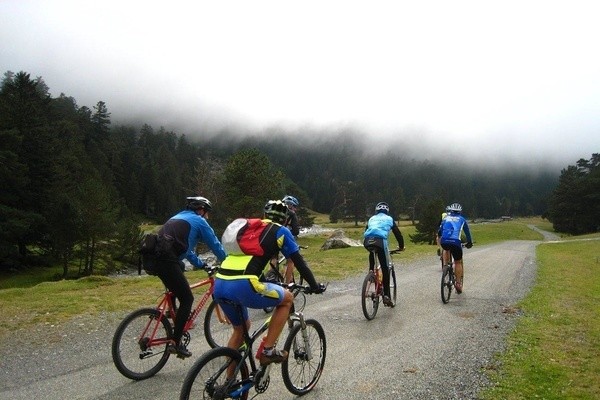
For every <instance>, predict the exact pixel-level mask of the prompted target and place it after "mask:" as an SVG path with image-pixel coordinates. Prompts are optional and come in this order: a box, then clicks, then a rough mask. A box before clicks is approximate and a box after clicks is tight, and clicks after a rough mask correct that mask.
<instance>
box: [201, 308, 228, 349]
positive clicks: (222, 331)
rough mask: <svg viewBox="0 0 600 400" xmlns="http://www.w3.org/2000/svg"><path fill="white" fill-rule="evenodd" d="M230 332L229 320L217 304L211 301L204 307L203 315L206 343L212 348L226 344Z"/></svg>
mask: <svg viewBox="0 0 600 400" xmlns="http://www.w3.org/2000/svg"><path fill="white" fill-rule="evenodd" d="M231 333H232V326H231V322H230V321H229V319H228V318H227V316H225V313H224V312H223V310H222V309H221V308H220V307H219V304H218V303H216V302H215V301H211V302H210V304H209V305H208V307H207V308H206V315H205V316H204V337H205V338H206V341H207V342H208V345H209V346H210V347H212V348H213V349H214V348H215V347H224V346H227V342H228V341H229V338H230V337H231Z"/></svg>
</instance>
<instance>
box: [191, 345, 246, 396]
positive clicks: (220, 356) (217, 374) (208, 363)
mask: <svg viewBox="0 0 600 400" xmlns="http://www.w3.org/2000/svg"><path fill="white" fill-rule="evenodd" d="M239 362H243V364H242V366H241V368H240V370H239V372H238V373H237V375H236V376H232V377H231V378H230V379H227V370H228V367H229V366H230V365H231V364H232V363H234V364H236V365H237V363H239ZM232 368H233V367H232ZM253 385H254V383H253V382H252V381H251V380H249V379H248V365H247V364H246V362H245V361H242V355H241V354H240V353H239V352H238V351H236V350H233V349H230V348H229V347H219V348H216V349H212V350H209V351H208V352H207V353H205V354H204V355H203V356H202V357H200V358H199V359H198V360H197V361H196V362H195V363H194V365H192V368H191V369H190V370H189V372H188V373H187V375H186V377H185V380H184V381H183V386H182V387H181V392H180V394H179V399H180V400H188V399H229V398H235V399H247V398H248V391H249V390H250V388H251V387H252V386H253Z"/></svg>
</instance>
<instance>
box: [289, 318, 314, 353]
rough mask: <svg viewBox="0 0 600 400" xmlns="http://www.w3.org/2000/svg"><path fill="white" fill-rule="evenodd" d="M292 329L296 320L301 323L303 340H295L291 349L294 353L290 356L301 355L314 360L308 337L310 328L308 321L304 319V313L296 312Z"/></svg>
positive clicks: (292, 319)
mask: <svg viewBox="0 0 600 400" xmlns="http://www.w3.org/2000/svg"><path fill="white" fill-rule="evenodd" d="M290 320H291V324H290V329H291V328H292V327H293V326H294V323H295V322H298V323H299V324H300V332H301V333H302V342H301V343H299V342H298V341H296V340H294V341H293V343H292V348H290V351H291V352H292V354H289V355H288V357H290V356H293V357H294V358H296V357H301V358H302V359H303V360H306V361H309V360H312V358H313V355H312V349H311V348H310V340H309V337H308V330H307V329H306V321H305V320H304V314H302V313H301V312H297V313H294V314H293V315H292V316H291V317H290Z"/></svg>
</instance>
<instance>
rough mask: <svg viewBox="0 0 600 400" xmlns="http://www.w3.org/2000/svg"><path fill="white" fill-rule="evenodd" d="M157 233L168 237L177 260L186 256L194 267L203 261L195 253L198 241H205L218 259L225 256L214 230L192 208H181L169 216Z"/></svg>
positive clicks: (220, 259)
mask: <svg viewBox="0 0 600 400" xmlns="http://www.w3.org/2000/svg"><path fill="white" fill-rule="evenodd" d="M158 234H159V235H162V236H166V237H170V238H171V239H172V240H173V249H174V251H175V254H177V256H178V257H179V260H183V259H184V258H186V259H187V260H188V261H189V262H190V263H191V264H192V265H193V266H194V267H196V268H202V267H203V266H204V261H202V260H200V259H199V258H198V256H197V255H196V253H195V249H196V246H197V245H198V242H203V243H206V244H207V245H208V247H209V248H210V249H211V250H212V252H213V253H214V255H215V256H216V257H217V259H219V261H223V260H224V259H225V257H226V256H227V253H225V250H224V249H223V246H222V245H221V242H219V239H218V238H217V236H216V235H215V231H214V230H213V229H212V228H211V227H210V225H209V224H208V222H207V221H206V219H204V218H203V217H202V216H200V215H198V214H196V212H195V211H193V210H183V211H181V212H179V213H178V214H176V215H174V216H173V217H171V219H169V220H168V221H167V222H165V224H164V225H163V226H162V228H161V229H160V231H159V233H158Z"/></svg>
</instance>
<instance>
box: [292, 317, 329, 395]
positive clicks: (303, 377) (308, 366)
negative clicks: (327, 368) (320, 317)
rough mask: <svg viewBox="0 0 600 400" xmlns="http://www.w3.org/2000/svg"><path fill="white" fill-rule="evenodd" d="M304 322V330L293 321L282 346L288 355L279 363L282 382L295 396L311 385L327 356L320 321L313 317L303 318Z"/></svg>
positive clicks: (316, 380)
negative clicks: (292, 325)
mask: <svg viewBox="0 0 600 400" xmlns="http://www.w3.org/2000/svg"><path fill="white" fill-rule="evenodd" d="M305 323H306V330H305V331H303V329H302V326H301V325H300V324H295V325H294V327H293V328H292V330H291V331H290V333H289V335H288V337H287V339H286V341H285V345H284V346H283V348H284V350H286V351H287V352H288V358H287V360H285V361H284V362H283V363H282V364H281V374H282V377H283V383H285V387H287V389H288V390H289V391H290V392H291V393H293V394H295V395H297V396H302V395H303V394H306V393H308V392H310V391H311V390H312V389H313V388H314V387H315V385H316V384H317V382H318V381H319V378H320V377H321V373H322V372H323V366H324V365H325V356H326V355H327V343H326V341H325V331H324V330H323V327H322V326H321V324H320V323H319V322H317V321H316V320H314V319H307V320H306V321H305Z"/></svg>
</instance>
